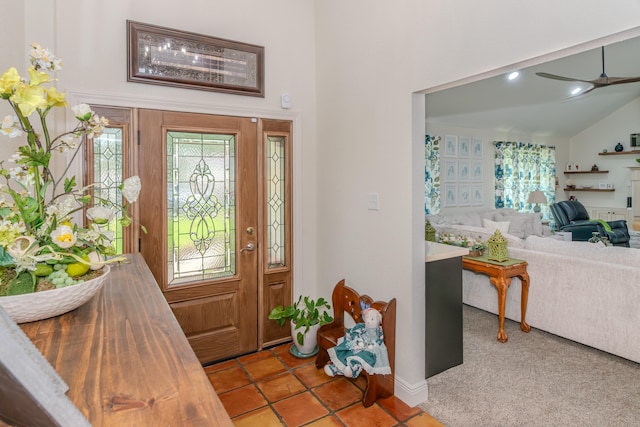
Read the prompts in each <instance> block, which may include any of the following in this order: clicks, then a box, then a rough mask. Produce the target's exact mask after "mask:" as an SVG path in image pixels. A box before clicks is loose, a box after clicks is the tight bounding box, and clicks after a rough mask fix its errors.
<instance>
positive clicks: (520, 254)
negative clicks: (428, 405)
mask: <svg viewBox="0 0 640 427" xmlns="http://www.w3.org/2000/svg"><path fill="white" fill-rule="evenodd" d="M461 226H462V224H458V226H457V227H454V228H453V229H454V230H459V231H460V232H461V233H468V232H472V231H474V232H479V230H476V229H475V228H470V229H469V228H468V227H469V226H467V228H466V231H465V227H461ZM450 227H452V226H451V225H449V226H441V227H440V229H441V230H446V229H449V228H450ZM470 227H473V226H470ZM436 229H438V227H437V226H436ZM508 240H509V243H508V247H509V256H510V257H513V258H519V259H523V260H525V261H527V263H528V267H527V271H528V273H529V277H530V287H529V299H528V305H527V314H526V321H527V323H528V324H529V325H530V326H531V327H534V328H537V329H541V330H544V331H547V332H550V333H552V334H555V335H559V336H561V337H564V338H567V339H570V340H573V341H576V342H579V343H582V344H585V345H588V346H591V347H594V348H597V349H600V350H603V351H606V352H608V353H611V354H615V355H617V356H620V357H623V358H625V359H629V360H632V361H635V362H638V363H640V249H633V248H624V247H605V246H603V245H597V244H592V243H587V242H567V241H563V240H558V239H555V238H553V237H541V236H537V235H529V236H527V237H526V238H524V239H520V238H516V237H513V236H509V237H508ZM520 291H521V283H520V280H519V279H517V278H514V279H513V280H512V282H511V286H510V287H509V290H508V292H507V302H506V308H505V316H506V317H507V318H509V319H512V320H515V321H518V322H519V321H520V295H521V294H520ZM463 302H464V303H465V304H468V305H471V306H474V307H477V308H480V309H483V310H486V311H489V312H491V313H496V314H497V313H498V293H497V290H496V288H495V287H494V286H493V285H491V284H490V282H489V279H488V277H487V276H486V275H484V274H478V273H473V272H471V271H467V270H465V271H464V272H463ZM496 322H497V320H496Z"/></svg>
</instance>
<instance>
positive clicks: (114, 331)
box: [20, 254, 233, 427]
mask: <svg viewBox="0 0 640 427" xmlns="http://www.w3.org/2000/svg"><path fill="white" fill-rule="evenodd" d="M128 258H129V259H130V260H131V263H130V264H123V265H120V266H116V267H112V268H111V273H110V274H109V277H108V278H107V280H106V281H105V284H104V286H103V288H102V290H101V291H100V292H99V293H98V294H97V295H96V296H95V297H93V298H92V299H91V300H90V301H89V302H87V303H86V304H84V305H83V306H81V307H80V308H78V309H77V310H74V311H72V312H70V313H67V314H64V315H62V316H58V317H55V318H52V319H46V320H42V321H39V322H32V323H25V324H22V325H20V326H21V327H22V330H23V331H24V332H25V333H26V335H27V336H28V337H29V338H30V339H31V340H32V341H33V343H34V344H35V346H36V347H37V348H38V349H39V350H40V351H41V352H42V354H43V355H44V357H45V358H46V359H47V360H48V361H49V363H50V364H51V365H52V366H53V368H54V369H55V370H56V371H57V372H58V374H59V375H60V376H61V377H62V379H63V380H64V381H65V382H66V383H67V385H68V386H69V391H68V392H67V396H68V397H69V399H71V401H72V402H73V403H74V404H75V405H76V406H77V407H78V409H79V410H80V411H81V412H82V413H83V414H84V416H85V417H87V419H88V420H89V422H90V423H91V424H92V425H93V426H119V427H120V426H232V425H233V424H232V422H231V419H230V418H229V416H228V414H227V412H226V411H225V409H224V407H223V406H222V404H221V403H220V399H219V398H218V396H217V395H216V393H215V391H214V389H213V387H212V386H211V383H210V382H209V380H208V378H207V376H206V374H205V372H204V370H203V369H202V366H201V365H200V362H199V361H198V359H197V358H196V356H195V354H194V353H193V351H192V350H191V347H190V346H189V343H188V342H187V339H186V337H185V336H184V333H183V332H182V330H181V328H180V325H179V324H178V322H177V321H176V319H175V317H174V316H173V313H172V312H171V309H170V308H169V305H168V304H167V303H166V301H165V299H164V297H163V295H162V293H161V292H160V289H159V287H158V285H157V284H156V282H155V280H154V278H153V276H152V275H151V272H150V271H149V268H148V267H147V265H146V264H145V262H144V259H143V258H142V256H141V255H139V254H135V255H129V256H128Z"/></svg>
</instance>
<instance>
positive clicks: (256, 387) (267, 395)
mask: <svg viewBox="0 0 640 427" xmlns="http://www.w3.org/2000/svg"><path fill="white" fill-rule="evenodd" d="M290 347H291V343H287V344H282V345H279V346H277V347H273V348H271V349H267V350H263V351H260V352H258V353H253V354H249V355H246V356H242V357H238V358H236V359H232V360H228V361H225V362H220V363H217V364H215V365H210V366H207V367H205V372H206V373H207V375H208V377H209V381H211V384H213V386H214V388H215V389H216V392H217V393H218V396H220V400H221V401H222V404H223V405H224V407H225V409H226V410H227V412H228V413H229V416H230V417H231V419H232V420H233V423H234V425H236V426H238V427H244V426H246V427H257V426H260V427H272V426H277V427H281V426H286V427H296V426H310V427H311V426H313V427H334V426H335V427H340V426H341V427H358V426H363V427H365V426H366V427H374V426H375V427H396V426H407V427H436V426H437V427H440V426H443V424H441V423H440V422H438V421H437V420H436V419H435V418H433V417H431V416H430V415H429V414H427V413H425V412H423V411H421V410H420V408H417V407H416V408H411V407H409V406H407V405H406V404H405V403H404V402H402V401H401V400H399V399H397V398H395V397H393V396H392V397H388V398H385V399H379V400H378V401H377V402H376V403H374V404H373V405H372V406H370V407H369V408H365V407H364V406H363V405H362V394H363V390H364V388H365V386H366V382H365V379H364V378H363V377H362V376H360V377H359V378H357V379H355V380H351V379H347V378H344V377H335V378H331V377H329V376H327V375H326V374H325V373H324V371H323V370H322V369H316V366H315V363H314V362H315V358H313V357H312V358H308V359H299V358H296V357H294V356H292V355H291V354H290V353H289V348H290Z"/></svg>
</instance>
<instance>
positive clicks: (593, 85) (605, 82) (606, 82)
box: [536, 46, 640, 95]
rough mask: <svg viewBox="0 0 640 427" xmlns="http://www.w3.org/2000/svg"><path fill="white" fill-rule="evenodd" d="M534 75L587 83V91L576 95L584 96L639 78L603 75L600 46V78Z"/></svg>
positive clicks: (638, 80) (632, 81)
mask: <svg viewBox="0 0 640 427" xmlns="http://www.w3.org/2000/svg"><path fill="white" fill-rule="evenodd" d="M536 75H538V76H540V77H544V78H547V79H554V80H563V81H567V82H580V83H587V84H589V85H590V87H589V88H588V89H586V90H584V91H581V92H580V93H578V94H577V95H584V94H586V93H589V92H591V91H592V90H594V89H598V88H601V87H605V86H612V85H620V84H624V83H634V82H640V76H639V77H609V76H607V73H605V71H604V46H602V74H600V77H598V78H597V79H595V80H583V79H575V78H572V77H563V76H558V75H555V74H549V73H536Z"/></svg>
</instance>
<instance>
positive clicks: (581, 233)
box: [549, 200, 629, 247]
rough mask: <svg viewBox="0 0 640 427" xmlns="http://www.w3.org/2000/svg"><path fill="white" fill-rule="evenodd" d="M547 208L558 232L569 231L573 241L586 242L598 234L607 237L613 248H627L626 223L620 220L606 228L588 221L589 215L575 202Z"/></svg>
mask: <svg viewBox="0 0 640 427" xmlns="http://www.w3.org/2000/svg"><path fill="white" fill-rule="evenodd" d="M549 208H550V209H551V213H552V214H553V218H554V220H555V222H556V229H557V230H559V231H570V232H571V233H572V239H573V240H575V241H587V240H589V239H590V238H591V236H592V235H593V232H594V231H595V232H598V233H599V234H600V236H601V237H605V236H606V237H607V238H608V239H609V241H610V242H611V243H613V245H614V246H626V247H629V229H628V228H627V221H625V220H623V219H621V220H616V221H609V222H607V223H606V224H608V225H609V227H608V228H610V230H609V229H607V227H606V226H605V225H604V224H603V223H602V222H599V221H592V220H590V219H589V213H588V212H587V210H586V209H585V207H584V206H583V205H582V203H580V202H579V201H577V200H564V201H561V202H557V203H552V204H551V205H550V206H549Z"/></svg>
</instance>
